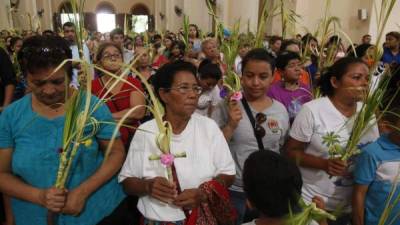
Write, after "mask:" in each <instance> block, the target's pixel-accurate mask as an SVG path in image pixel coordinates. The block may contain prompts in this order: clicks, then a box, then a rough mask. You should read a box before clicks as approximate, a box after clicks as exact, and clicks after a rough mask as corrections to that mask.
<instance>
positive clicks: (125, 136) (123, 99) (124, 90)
mask: <svg viewBox="0 0 400 225" xmlns="http://www.w3.org/2000/svg"><path fill="white" fill-rule="evenodd" d="M127 81H128V82H129V83H131V84H132V85H134V86H135V87H136V88H134V87H132V86H131V85H129V84H127V83H124V84H123V85H122V87H121V90H120V91H119V93H118V94H116V95H114V96H113V94H112V93H108V94H107V96H105V94H106V92H107V89H106V88H105V87H104V84H103V81H102V80H101V79H100V78H96V79H95V80H93V81H92V93H93V94H94V95H96V96H97V97H98V98H105V99H109V100H108V101H107V102H106V104H107V106H108V108H109V109H110V111H111V113H116V112H119V111H122V110H125V109H129V108H131V104H130V95H131V92H134V91H137V89H139V90H140V91H143V89H142V86H141V84H140V81H139V80H138V79H136V78H133V77H131V76H128V78H127ZM124 124H125V125H129V126H134V127H138V125H139V121H138V120H135V121H133V122H129V123H124ZM119 131H120V133H121V140H122V142H123V143H124V145H125V146H127V145H129V142H130V139H131V138H132V136H133V134H134V133H135V129H132V128H127V127H122V126H121V127H120V129H119Z"/></svg>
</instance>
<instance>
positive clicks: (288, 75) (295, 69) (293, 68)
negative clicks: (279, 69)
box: [283, 59, 301, 82]
mask: <svg viewBox="0 0 400 225" xmlns="http://www.w3.org/2000/svg"><path fill="white" fill-rule="evenodd" d="M300 74H301V62H300V60H298V59H292V60H289V62H288V64H287V65H286V67H285V69H284V71H283V78H284V79H285V81H288V82H297V81H298V80H299V78H300Z"/></svg>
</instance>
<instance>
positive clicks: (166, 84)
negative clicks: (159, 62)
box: [152, 60, 197, 105]
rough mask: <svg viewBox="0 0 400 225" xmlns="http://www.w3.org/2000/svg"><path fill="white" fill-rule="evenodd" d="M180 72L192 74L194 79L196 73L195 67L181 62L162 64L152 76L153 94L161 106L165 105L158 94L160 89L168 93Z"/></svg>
mask: <svg viewBox="0 0 400 225" xmlns="http://www.w3.org/2000/svg"><path fill="white" fill-rule="evenodd" d="M181 71H187V72H189V73H191V74H193V76H194V77H195V78H196V73H197V70H196V67H195V66H194V65H193V64H191V63H189V62H185V61H181V60H178V61H174V62H170V63H167V64H164V65H163V66H162V67H160V68H159V69H158V70H157V72H156V74H154V76H153V78H152V84H153V87H154V92H155V94H156V96H157V97H158V99H159V100H160V102H161V103H162V104H163V105H165V103H164V102H163V101H162V100H161V98H160V94H159V92H160V89H164V90H167V91H168V89H169V88H171V87H172V83H173V82H174V79H175V75H176V74H177V73H178V72H181ZM196 79H197V78H196Z"/></svg>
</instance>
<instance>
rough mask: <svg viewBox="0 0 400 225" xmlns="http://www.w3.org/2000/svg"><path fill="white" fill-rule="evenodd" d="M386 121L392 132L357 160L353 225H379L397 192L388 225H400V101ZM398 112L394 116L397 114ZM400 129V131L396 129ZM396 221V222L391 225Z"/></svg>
mask: <svg viewBox="0 0 400 225" xmlns="http://www.w3.org/2000/svg"><path fill="white" fill-rule="evenodd" d="M388 112H390V113H385V115H384V120H385V121H386V122H387V123H388V124H391V126H394V127H393V128H389V129H388V130H390V131H389V133H387V134H384V135H382V136H381V137H380V138H379V139H378V140H377V141H375V142H373V143H371V144H369V145H367V146H365V147H364V148H363V149H362V153H361V154H360V155H359V156H358V158H357V159H356V166H355V170H354V174H353V175H354V182H355V185H354V190H353V224H354V225H364V224H366V225H376V224H378V222H379V219H380V218H381V216H382V214H383V211H384V210H385V208H387V205H386V203H387V200H388V198H389V196H390V194H391V192H392V190H393V187H395V185H397V188H396V189H395V190H394V195H393V198H392V199H391V201H390V204H391V205H393V206H394V207H393V209H392V210H391V211H390V212H389V216H388V219H387V220H386V223H385V224H393V225H400V218H399V217H396V216H397V215H398V214H399V213H400V203H399V202H396V200H395V199H397V198H400V186H399V185H400V175H399V174H400V132H399V129H398V127H400V118H399V117H398V115H399V113H400V98H399V95H398V96H397V98H396V99H395V100H394V101H393V102H392V104H390V106H389V109H388ZM393 113H394V114H393ZM395 127H397V128H395ZM392 221H393V223H391V222H392Z"/></svg>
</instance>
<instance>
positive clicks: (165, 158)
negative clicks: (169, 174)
mask: <svg viewBox="0 0 400 225" xmlns="http://www.w3.org/2000/svg"><path fill="white" fill-rule="evenodd" d="M160 158H161V159H160V160H161V164H163V165H164V166H171V165H172V163H174V159H175V157H174V155H172V154H161V157H160Z"/></svg>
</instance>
